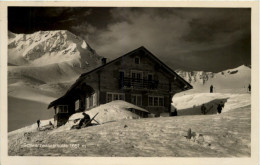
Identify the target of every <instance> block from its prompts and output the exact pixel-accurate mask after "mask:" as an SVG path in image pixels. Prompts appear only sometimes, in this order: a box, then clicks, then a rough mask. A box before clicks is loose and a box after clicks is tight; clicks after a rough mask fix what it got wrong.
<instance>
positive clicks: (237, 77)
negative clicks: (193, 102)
mask: <svg viewBox="0 0 260 165" xmlns="http://www.w3.org/2000/svg"><path fill="white" fill-rule="evenodd" d="M176 72H177V73H178V74H179V75H180V76H181V77H183V78H184V79H185V80H186V81H188V82H189V83H191V85H192V86H193V87H194V90H195V91H201V92H206V91H209V87H210V85H213V86H214V89H215V90H214V91H215V92H225V91H230V90H233V91H236V92H238V91H244V92H246V90H247V87H248V85H249V84H250V83H251V68H250V67H247V66H245V65H242V66H240V67H238V68H234V69H228V70H225V71H222V72H219V73H212V72H203V71H193V72H186V71H182V70H176Z"/></svg>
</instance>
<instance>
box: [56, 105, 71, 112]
mask: <svg viewBox="0 0 260 165" xmlns="http://www.w3.org/2000/svg"><path fill="white" fill-rule="evenodd" d="M68 112H69V110H68V105H59V106H58V113H68Z"/></svg>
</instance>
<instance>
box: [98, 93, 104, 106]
mask: <svg viewBox="0 0 260 165" xmlns="http://www.w3.org/2000/svg"><path fill="white" fill-rule="evenodd" d="M99 101H100V104H105V103H106V92H100V98H99Z"/></svg>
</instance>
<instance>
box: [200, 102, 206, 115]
mask: <svg viewBox="0 0 260 165" xmlns="http://www.w3.org/2000/svg"><path fill="white" fill-rule="evenodd" d="M200 110H201V113H202V114H204V115H205V114H206V107H205V105H204V104H202V106H201V108H200Z"/></svg>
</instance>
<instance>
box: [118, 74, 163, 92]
mask: <svg viewBox="0 0 260 165" xmlns="http://www.w3.org/2000/svg"><path fill="white" fill-rule="evenodd" d="M158 84H159V81H158V80H145V79H137V78H128V77H124V78H120V79H119V86H120V88H135V89H157V88H158Z"/></svg>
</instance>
